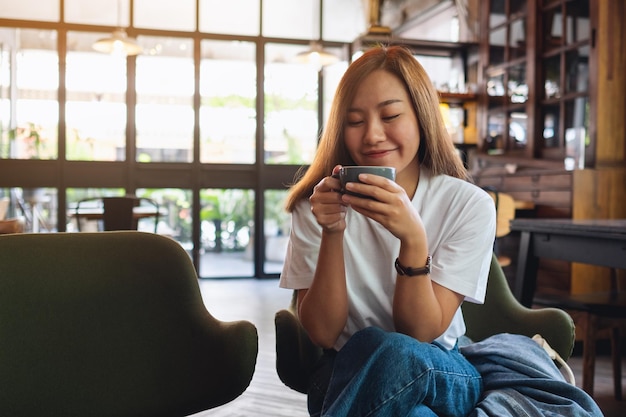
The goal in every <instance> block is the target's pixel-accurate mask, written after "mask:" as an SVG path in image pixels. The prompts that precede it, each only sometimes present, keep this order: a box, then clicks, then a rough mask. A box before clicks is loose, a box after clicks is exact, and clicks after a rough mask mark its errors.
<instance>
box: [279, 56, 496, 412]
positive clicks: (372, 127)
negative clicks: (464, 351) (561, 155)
mask: <svg viewBox="0 0 626 417" xmlns="http://www.w3.org/2000/svg"><path fill="white" fill-rule="evenodd" d="M342 165H379V166H391V167H395V168H396V173H397V174H396V181H395V182H394V181H391V180H388V179H386V178H382V177H377V176H374V175H364V174H361V176H360V177H359V180H360V181H361V183H349V184H348V185H347V186H346V189H347V190H349V191H354V192H356V193H359V194H364V195H366V196H369V197H372V198H373V199H371V198H359V197H355V196H352V195H348V194H345V193H340V192H339V191H338V190H340V188H341V185H340V183H339V180H338V179H337V178H335V176H333V174H336V173H337V172H338V169H339V168H340V167H341V166H342ZM467 180H468V175H467V172H466V170H465V168H464V167H463V164H462V162H461V160H460V158H459V156H458V155H457V153H456V151H455V149H454V146H453V144H452V141H451V140H450V139H449V137H448V135H447V132H446V129H445V126H444V124H443V120H442V117H441V114H440V111H439V101H438V96H437V92H436V90H435V89H434V88H433V86H432V83H431V81H430V79H429V77H428V75H427V74H426V72H425V71H424V69H423V68H422V66H421V65H420V64H419V63H418V61H417V60H416V59H415V58H414V57H413V56H412V54H411V53H410V52H409V51H408V50H407V49H405V48H403V47H377V48H374V49H371V50H369V51H367V52H366V53H365V54H364V55H363V56H361V57H360V58H359V59H357V60H356V61H355V62H353V63H352V64H351V65H350V66H349V67H348V69H347V71H346V73H345V75H344V76H343V78H342V80H341V82H340V83H339V86H338V88H337V92H336V95H335V99H334V102H333V106H332V109H331V112H330V116H329V119H328V123H327V125H326V128H325V130H324V133H323V135H322V138H321V141H320V145H319V149H318V151H317V154H316V156H315V158H314V161H313V163H312V164H311V166H310V167H309V169H308V170H307V171H306V173H305V174H304V175H303V176H302V177H301V178H300V179H299V180H298V181H297V182H296V183H295V184H294V185H293V187H292V188H291V191H290V194H289V198H288V201H287V209H288V211H290V212H291V213H292V230H291V235H290V241H289V246H288V251H287V257H286V261H285V266H284V269H283V273H282V275H281V282H280V285H281V287H283V288H291V289H295V290H297V292H298V294H297V300H298V315H299V318H300V320H301V322H302V324H303V326H304V328H305V329H306V331H307V333H308V334H309V336H310V338H311V340H312V341H313V342H314V343H316V344H318V345H319V346H321V347H322V348H324V349H325V354H324V356H323V357H322V359H321V361H320V363H319V364H318V368H317V372H316V375H315V377H314V378H313V381H311V386H310V390H309V396H308V403H309V412H310V414H311V415H312V416H318V415H324V416H325V415H328V416H333V417H339V416H369V415H372V416H394V417H397V416H418V415H419V416H435V415H438V416H463V415H466V414H467V413H468V412H469V411H470V410H471V409H472V408H473V407H474V405H475V404H476V402H477V401H478V399H479V396H480V393H481V379H480V375H479V374H478V372H477V371H476V370H475V368H474V367H473V366H472V365H471V364H470V363H469V362H467V360H466V359H465V358H464V357H463V356H462V355H461V354H460V353H459V350H458V348H457V338H458V337H460V336H462V335H463V334H464V332H465V324H464V321H463V316H462V314H461V310H460V305H461V303H462V302H463V301H464V300H468V301H471V302H478V303H480V302H482V301H483V299H484V294H485V289H486V285H487V275H488V272H489V264H490V260H491V256H492V250H493V242H494V236H495V206H494V204H493V200H492V199H491V198H490V197H489V195H487V194H486V193H485V192H483V191H482V190H481V189H480V188H478V187H476V186H475V185H473V184H471V183H470V182H468V181H467ZM331 375H332V376H331Z"/></svg>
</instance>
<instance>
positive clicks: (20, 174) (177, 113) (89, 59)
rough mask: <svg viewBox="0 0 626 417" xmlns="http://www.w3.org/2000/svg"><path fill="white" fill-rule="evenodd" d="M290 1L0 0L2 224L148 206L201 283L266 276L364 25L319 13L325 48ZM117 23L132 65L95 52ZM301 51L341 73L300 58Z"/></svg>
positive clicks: (70, 226)
mask: <svg viewBox="0 0 626 417" xmlns="http://www.w3.org/2000/svg"><path fill="white" fill-rule="evenodd" d="M61 3H62V4H61ZM131 3H132V4H133V6H134V10H130V7H131ZM291 3H293V2H291V1H285V0H273V1H263V2H261V1H260V0H235V1H232V2H229V3H228V4H227V5H226V4H225V3H224V2H216V1H214V0H199V1H196V0H184V1H180V2H176V3H172V2H169V3H168V2H165V1H160V0H158V1H157V0H135V1H133V2H130V1H129V0H94V1H93V2H82V1H78V0H66V1H64V2H58V1H55V2H46V6H42V5H39V4H38V2H36V1H33V0H25V1H24V2H18V3H16V2H14V1H10V0H0V159H3V160H4V161H2V163H0V198H8V199H9V200H10V202H11V203H10V210H9V214H10V215H11V216H18V217H25V218H26V219H27V222H26V230H27V231H37V232H55V231H77V229H78V228H77V223H76V218H75V215H73V210H74V209H75V206H76V204H77V202H78V201H79V200H81V199H83V198H84V197H89V196H105V195H124V194H135V195H137V196H140V197H149V198H151V199H153V200H155V201H157V202H158V203H159V206H160V208H161V210H162V211H163V213H162V214H161V215H160V216H159V220H158V227H157V229H158V233H160V234H163V235H167V236H170V237H171V238H173V239H175V240H176V241H178V242H179V243H180V244H181V245H182V246H183V247H184V248H185V249H186V250H187V251H188V253H189V254H190V257H191V258H192V259H193V261H194V263H195V265H196V266H197V268H198V271H199V274H200V276H201V277H251V276H257V277H264V276H276V275H277V274H278V273H279V272H280V270H281V268H282V260H283V257H284V251H285V242H286V239H287V236H288V233H289V216H288V214H287V213H285V212H284V209H283V201H284V198H285V196H286V185H287V184H290V183H291V182H292V181H293V178H294V175H295V173H296V171H297V170H298V169H299V168H300V167H301V166H302V165H306V164H308V163H309V162H310V161H311V159H312V157H313V154H314V152H315V149H316V147H317V141H318V138H319V131H320V129H321V127H322V125H323V120H324V118H325V115H326V114H327V112H328V107H329V103H330V102H331V100H332V96H333V94H334V91H335V87H336V85H337V82H338V81H339V79H340V77H341V75H342V74H343V72H344V71H345V68H346V66H347V55H348V54H347V51H348V44H347V43H348V42H350V41H351V40H352V39H355V38H356V37H357V36H358V34H360V33H362V32H363V31H364V23H365V18H364V10H363V2H361V1H360V0H341V1H332V2H331V1H326V2H325V4H324V7H325V11H324V13H323V16H324V19H325V20H326V22H325V26H324V27H325V29H324V30H323V31H322V32H323V36H321V35H322V33H320V30H319V29H320V28H319V27H318V21H319V13H318V12H316V13H313V14H312V11H316V10H319V4H320V3H319V0H308V1H307V2H306V4H305V5H300V4H298V7H296V6H294V5H293V4H291ZM261 5H263V7H261ZM196 7H197V8H198V9H197V10H196ZM61 8H63V10H61ZM59 12H60V13H59ZM285 13H288V14H289V18H287V19H285ZM8 19H11V20H8ZM16 22H17V23H16ZM196 25H197V27H196ZM119 27H121V28H124V29H125V30H126V32H127V34H128V36H129V37H131V38H133V39H135V40H136V42H137V43H138V44H139V45H140V46H141V49H142V52H141V53H140V54H139V55H137V56H130V57H125V56H120V55H107V54H102V53H100V52H96V51H95V50H94V49H93V48H92V44H93V43H94V42H95V41H96V40H99V39H101V38H104V37H107V36H109V35H110V34H111V33H112V32H113V31H114V30H115V29H117V28H119ZM322 37H323V38H324V39H323V40H322V39H320V38H322ZM311 40H321V41H322V42H323V43H324V44H325V47H326V48H327V49H330V50H331V51H333V52H334V53H335V54H337V55H338V57H339V58H340V60H339V61H340V62H339V63H337V64H334V65H332V66H329V67H325V68H320V67H319V66H315V65H304V64H301V63H298V62H296V59H295V57H296V55H297V54H298V53H300V52H304V51H305V50H307V49H308V48H309V41H311ZM320 98H322V100H321V101H320ZM82 226H84V228H83V227H82ZM98 227H99V225H98V223H97V222H96V223H93V222H92V223H91V224H85V225H82V224H81V230H90V228H92V229H94V230H97V228H98ZM140 227H142V228H144V229H146V230H148V229H149V228H150V225H149V224H147V225H141V224H140ZM142 230H143V229H142Z"/></svg>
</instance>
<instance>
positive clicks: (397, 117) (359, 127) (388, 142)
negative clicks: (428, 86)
mask: <svg viewBox="0 0 626 417" xmlns="http://www.w3.org/2000/svg"><path fill="white" fill-rule="evenodd" d="M344 140H345V144H346V147H347V149H348V152H350V156H351V157H352V159H353V160H354V161H355V162H356V164H357V165H379V166H382V165H384V166H392V167H395V168H396V181H397V182H398V183H399V184H401V185H406V186H409V185H410V184H403V183H405V181H410V179H412V180H413V181H415V178H417V173H418V170H419V165H418V162H417V149H418V148H419V144H420V135H419V126H418V123H417V116H416V115H415V111H414V110H413V106H412V102H411V100H410V98H409V95H408V93H407V92H406V90H405V88H404V85H403V84H402V82H401V81H400V80H399V79H398V78H397V77H396V76H395V75H392V74H391V73H389V72H387V71H383V70H377V71H374V72H373V73H371V74H370V75H368V76H367V77H366V78H365V79H364V80H363V82H362V83H361V85H360V86H359V87H358V88H357V91H356V95H355V96H354V99H353V101H352V103H351V105H350V108H349V109H348V113H347V120H346V124H345V128H344ZM406 186H405V188H406Z"/></svg>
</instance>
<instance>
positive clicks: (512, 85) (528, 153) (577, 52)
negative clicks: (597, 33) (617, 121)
mask: <svg viewBox="0 0 626 417" xmlns="http://www.w3.org/2000/svg"><path fill="white" fill-rule="evenodd" d="M481 4H482V8H483V9H482V13H481V16H482V18H481V27H482V28H484V30H483V31H482V34H481V40H480V50H481V63H482V71H480V72H479V75H480V77H481V79H480V91H481V95H480V97H481V100H480V104H481V110H483V114H482V116H481V123H480V137H481V139H482V142H483V143H482V145H483V146H482V148H483V149H484V150H485V151H486V152H489V153H491V154H506V155H509V156H517V157H526V158H539V159H548V160H554V161H561V162H563V163H564V164H565V158H569V159H568V165H570V168H571V169H573V168H574V167H575V168H582V167H584V166H588V165H589V164H591V163H593V152H591V150H592V149H594V143H593V138H592V137H591V135H590V132H592V131H593V129H594V126H595V125H594V123H595V120H594V118H593V114H594V112H595V109H594V108H593V102H592V101H590V99H589V96H590V92H592V91H594V87H595V84H594V82H595V81H594V80H595V78H593V77H590V74H591V72H592V71H593V68H592V66H593V65H594V60H593V56H592V51H591V47H592V40H593V36H592V34H593V18H594V16H592V13H591V11H592V9H591V7H590V0H576V1H572V0H491V1H487V2H482V3H481ZM580 158H582V160H579V159H580Z"/></svg>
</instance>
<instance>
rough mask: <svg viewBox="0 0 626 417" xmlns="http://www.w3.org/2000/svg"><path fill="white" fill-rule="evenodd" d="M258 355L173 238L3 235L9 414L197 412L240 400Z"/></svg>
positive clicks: (0, 279) (1, 332)
mask: <svg viewBox="0 0 626 417" xmlns="http://www.w3.org/2000/svg"><path fill="white" fill-rule="evenodd" d="M257 353H258V336H257V330H256V328H255V326H254V325H253V324H251V323H249V322H247V321H236V322H221V321H219V320H217V319H216V318H214V317H213V316H212V315H211V314H210V313H209V312H208V311H207V309H206V307H205V305H204V303H203V300H202V297H201V293H200V289H199V285H198V278H197V275H196V272H195V270H194V268H193V265H192V263H191V261H190V259H189V256H188V255H187V253H186V252H185V251H184V250H183V249H182V248H181V246H180V245H179V244H178V243H177V242H175V241H173V240H171V239H169V238H166V237H162V236H159V235H155V234H151V233H141V232H137V231H123V232H101V233H54V234H15V235H2V236H0V415H3V416H22V415H23V416H35V415H49V416H133V417H136V416H151V417H154V416H186V415H189V414H193V413H196V412H199V411H202V410H206V409H210V408H213V407H217V406H220V405H222V404H225V403H227V402H229V401H231V400H233V399H235V398H236V397H238V396H239V395H240V394H241V393H242V392H243V391H244V390H245V389H246V388H247V387H248V385H249V383H250V381H251V379H252V375H253V372H254V368H255V364H256V358H257Z"/></svg>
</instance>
